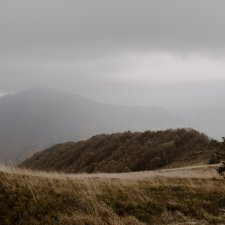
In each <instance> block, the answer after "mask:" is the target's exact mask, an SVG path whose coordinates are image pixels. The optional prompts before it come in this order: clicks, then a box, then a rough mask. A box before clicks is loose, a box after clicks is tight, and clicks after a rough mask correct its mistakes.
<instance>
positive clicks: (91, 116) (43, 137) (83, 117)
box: [0, 88, 182, 164]
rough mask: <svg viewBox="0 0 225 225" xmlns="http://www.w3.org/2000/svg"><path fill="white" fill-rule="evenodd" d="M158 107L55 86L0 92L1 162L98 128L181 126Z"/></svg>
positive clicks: (102, 130) (16, 160)
mask: <svg viewBox="0 0 225 225" xmlns="http://www.w3.org/2000/svg"><path fill="white" fill-rule="evenodd" d="M181 126H182V123H181V121H180V120H179V119H178V118H177V117H176V116H175V115H173V114H172V113H169V112H167V111H166V110H164V109H160V108H157V107H138V106H135V107H132V106H117V105H110V104H105V103H99V102H96V101H93V100H90V99H88V98H86V97H83V96H81V95H77V94H71V93H68V92H64V91H61V90H55V89H51V90H49V89H44V88H43V89H42V88H35V89H28V90H25V91H22V92H19V93H17V94H9V95H5V96H2V97H1V98H0V162H1V163H5V164H15V163H19V162H21V161H22V160H24V159H25V158H27V157H29V156H31V155H32V154H33V153H35V152H37V151H40V150H42V149H44V148H47V147H50V146H52V145H53V144H57V143H60V142H67V141H72V140H74V141H78V140H82V139H86V138H89V137H91V136H93V135H96V134H99V133H114V132H122V131H125V130H131V131H144V130H148V129H151V130H160V129H167V128H177V127H181Z"/></svg>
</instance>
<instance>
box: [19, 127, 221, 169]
mask: <svg viewBox="0 0 225 225" xmlns="http://www.w3.org/2000/svg"><path fill="white" fill-rule="evenodd" d="M216 149H219V142H217V141H214V140H211V139H209V138H208V137H207V136H206V135H204V134H201V133H199V132H197V131H195V130H191V129H177V130H166V131H157V132H151V131H146V132H143V133H140V132H135V133H132V132H125V133H116V134H111V135H104V134H103V135H98V136H94V137H92V138H91V139H89V140H87V141H80V142H68V143H63V144H58V145H55V146H53V147H51V148H48V149H46V150H44V151H42V152H40V153H36V154H35V155H34V156H33V157H31V158H30V159H27V160H25V161H24V162H23V163H22V164H20V166H21V167H25V168H30V169H35V170H47V171H60V172H68V173H73V172H130V171H141V170H152V169H159V168H165V167H167V168H168V167H169V168H171V167H181V166H190V165H198V164H207V163H208V162H209V160H210V158H211V156H212V155H214V153H215V151H216Z"/></svg>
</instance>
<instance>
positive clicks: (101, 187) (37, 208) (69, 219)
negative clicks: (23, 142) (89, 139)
mask: <svg viewBox="0 0 225 225" xmlns="http://www.w3.org/2000/svg"><path fill="white" fill-rule="evenodd" d="M184 173H185V172H184ZM187 173H188V171H187ZM147 174H148V172H147V173H145V175H147ZM192 174H193V173H192ZM200 174H201V173H200ZM175 175H176V172H174V171H173V172H172V176H170V175H169V174H167V176H152V177H151V176H150V177H148V175H147V176H146V177H145V176H143V174H142V175H139V173H134V174H133V175H131V173H129V178H128V179H127V178H126V175H122V176H121V177H120V174H117V178H113V179H111V178H108V177H107V176H105V177H104V178H101V177H98V175H97V174H96V177H97V178H91V177H90V175H85V176H82V175H73V176H71V175H65V174H60V175H59V174H55V173H54V174H48V173H33V172H32V171H23V170H15V169H12V168H11V169H6V168H4V169H2V168H0V199H1V201H0V207H1V210H0V221H1V225H9V224H13V225H46V224H51V225H59V224H65V225H70V224H74V225H85V224H86V225H87V224H88V225H89V224H90V225H105V224H108V225H115V224H116V225H147V224H148V225H161V224H165V225H175V224H177V225H178V224H179V225H193V224H199V225H209V224H215V225H222V224H224V221H225V215H224V213H223V212H224V210H225V198H224V191H225V180H224V179H215V178H214V179H212V177H209V178H204V177H198V176H197V177H195V176H193V177H195V178H192V177H189V178H181V177H179V178H177V177H176V176H175ZM193 175H195V174H193ZM131 176H132V177H131Z"/></svg>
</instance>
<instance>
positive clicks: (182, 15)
mask: <svg viewBox="0 0 225 225" xmlns="http://www.w3.org/2000/svg"><path fill="white" fill-rule="evenodd" d="M224 12H225V2H224V1H222V0H218V1H212V0H199V1H194V0H189V1H184V0H171V1H163V0H157V1H152V0H139V1H136V0H123V1H119V0H113V1H105V0H95V1H87V0H82V1H81V0H76V1H72V0H65V1H59V0H40V1H33V0H21V1H1V3H0V28H1V37H0V44H1V50H2V51H1V52H2V53H1V54H3V53H4V54H6V55H7V54H9V55H10V54H11V53H12V52H14V51H17V53H18V52H19V53H20V54H22V55H23V53H24V54H26V52H27V54H28V55H32V54H33V55H34V56H35V55H36V56H37V55H38V54H40V55H42V56H43V57H45V56H48V55H49V57H54V56H55V57H56V56H57V57H60V56H61V57H62V58H63V56H64V57H68V55H69V56H71V57H76V56H77V55H80V54H83V55H85V56H90V55H92V54H93V55H94V57H95V54H99V52H102V53H105V54H106V53H107V52H112V51H129V50H130V51H133V50H136V51H137V50H140V51H146V50H163V51H165V50H168V51H174V52H185V51H203V52H207V51H215V52H221V51H223V50H224V47H225V31H224V25H225V13H224ZM57 50H58V52H57ZM51 53H52V54H51Z"/></svg>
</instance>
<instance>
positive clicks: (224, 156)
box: [217, 137, 225, 178]
mask: <svg viewBox="0 0 225 225" xmlns="http://www.w3.org/2000/svg"><path fill="white" fill-rule="evenodd" d="M222 139H223V142H221V143H220V149H219V151H218V152H217V156H218V158H219V159H220V160H221V166H220V167H218V169H217V171H218V173H219V174H220V175H221V176H224V178H225V137H223V138H222Z"/></svg>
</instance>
